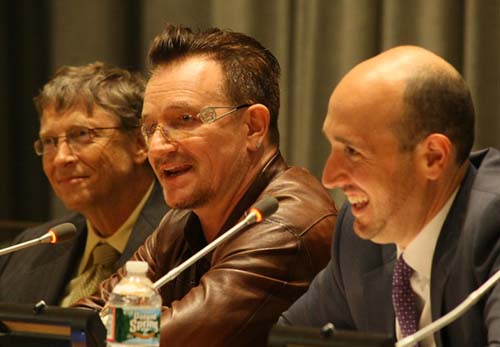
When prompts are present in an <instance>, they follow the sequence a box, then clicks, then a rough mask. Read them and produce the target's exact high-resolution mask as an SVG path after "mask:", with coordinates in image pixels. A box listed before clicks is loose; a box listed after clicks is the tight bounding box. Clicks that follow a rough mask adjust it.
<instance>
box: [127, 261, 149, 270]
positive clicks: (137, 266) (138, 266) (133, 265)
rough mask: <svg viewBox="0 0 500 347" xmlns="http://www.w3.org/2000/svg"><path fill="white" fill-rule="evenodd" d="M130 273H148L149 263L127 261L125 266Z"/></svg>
mask: <svg viewBox="0 0 500 347" xmlns="http://www.w3.org/2000/svg"><path fill="white" fill-rule="evenodd" d="M125 268H126V269H127V272H128V273H146V271H148V263H146V262H145V261H133V260H129V261H127V264H126V265H125Z"/></svg>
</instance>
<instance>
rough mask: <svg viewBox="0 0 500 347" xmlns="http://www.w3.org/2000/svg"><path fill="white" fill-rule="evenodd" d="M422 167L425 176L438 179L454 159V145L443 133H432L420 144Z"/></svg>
mask: <svg viewBox="0 0 500 347" xmlns="http://www.w3.org/2000/svg"><path fill="white" fill-rule="evenodd" d="M418 147H419V148H418V151H419V154H420V155H419V158H420V159H421V160H420V163H421V169H422V170H423V173H424V175H425V177H427V178H428V179H430V180H436V179H438V178H439V177H441V175H442V173H443V171H445V170H446V169H447V168H448V166H449V165H450V163H451V162H452V161H453V145H452V143H451V141H450V139H449V138H448V137H447V136H445V135H443V134H437V133H435V134H430V135H428V136H427V137H426V138H425V139H424V140H422V141H421V142H420V143H419V144H418Z"/></svg>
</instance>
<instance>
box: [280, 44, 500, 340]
mask: <svg viewBox="0 0 500 347" xmlns="http://www.w3.org/2000/svg"><path fill="white" fill-rule="evenodd" d="M323 132H324V134H325V136H326V138H327V139H328V141H329V142H330V145H331V153H330V156H329V158H328V160H327V162H326V165H325V168H324V172H323V184H324V185H325V186H326V187H328V188H340V189H342V190H343V192H344V193H345V195H346V197H347V200H348V203H345V204H344V206H343V207H342V210H341V212H340V214H339V217H338V219H337V224H336V229H335V233H334V239H333V246H332V258H331V260H330V262H329V264H328V265H327V267H326V268H325V269H324V270H323V271H322V272H320V273H319V274H318V275H317V276H316V278H315V279H314V281H313V283H312V285H311V287H310V288H309V290H308V292H306V293H305V294H304V295H303V296H302V297H301V298H300V299H299V300H298V301H297V302H296V303H294V304H293V305H292V306H291V307H290V309H289V310H288V311H286V312H284V313H283V314H282V317H281V319H280V322H281V323H284V324H293V325H306V326H317V327H319V326H322V325H324V324H326V323H328V322H331V323H333V324H334V325H335V326H336V328H338V329H351V330H358V331H365V332H383V333H388V334H393V335H394V336H395V338H396V339H401V338H402V337H404V336H406V335H410V334H412V333H413V332H414V331H416V330H418V329H421V328H422V327H424V326H427V325H428V324H430V323H431V321H434V320H436V319H438V318H439V317H441V316H443V315H444V314H446V313H447V312H449V311H450V310H452V309H453V308H455V307H456V306H457V305H458V304H459V303H460V302H461V301H463V300H464V299H465V298H466V297H467V295H468V294H469V293H470V292H472V291H473V290H475V289H476V288H477V287H479V286H480V285H481V284H482V283H484V282H485V281H486V280H487V279H488V278H489V277H490V276H492V274H494V273H495V272H496V271H497V270H498V269H500V152H499V151H498V150H496V149H492V148H490V149H485V150H482V151H480V152H476V153H473V154H471V155H470V150H471V148H472V144H473V142H474V107H473V104H472V100H471V96H470V92H469V90H468V88H467V86H466V84H465V82H464V80H463V79H462V77H461V76H460V74H459V73H458V72H457V71H456V70H455V69H454V68H453V67H452V66H451V65H450V64H448V63H447V62H446V61H444V60H443V59H442V58H440V57H438V56H436V55H435V54H433V53H431V52H429V51H427V50H425V49H422V48H419V47H413V46H403V47H396V48H393V49H390V50H388V51H386V52H384V53H382V54H380V55H378V56H375V57H374V58H372V59H369V60H367V61H365V62H362V63H361V64H359V65H358V66H356V67H354V68H353V69H352V70H351V71H350V72H349V73H348V74H347V75H346V76H345V77H344V78H343V79H342V81H341V82H340V83H339V84H338V86H337V87H336V88H335V90H334V91H333V94H332V95H331V98H330V101H329V104H328V113H327V116H326V119H325V122H324V125H323ZM402 301H406V302H407V304H408V305H409V306H407V307H408V308H407V309H405V310H401V309H400V306H401V303H402ZM427 346H453V347H462V346H463V347H479V346H500V285H497V286H496V287H495V288H494V289H493V290H492V291H490V292H489V293H488V294H487V295H486V296H485V297H484V298H483V299H482V300H480V301H479V302H478V303H477V304H476V305H475V306H474V307H472V308H471V309H470V310H469V311H468V312H467V313H466V314H464V315H463V316H462V317H461V318H459V319H458V320H456V321H455V322H453V323H451V324H450V325H449V326H447V327H445V328H444V329H442V330H441V331H439V332H437V333H435V334H434V335H431V336H429V337H427V338H426V339H425V340H424V341H422V342H421V344H420V347H427Z"/></svg>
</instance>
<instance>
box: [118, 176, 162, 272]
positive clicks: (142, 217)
mask: <svg viewBox="0 0 500 347" xmlns="http://www.w3.org/2000/svg"><path fill="white" fill-rule="evenodd" d="M166 211H167V206H166V204H165V201H164V199H163V193H162V189H161V186H160V184H159V183H158V182H155V185H154V187H153V191H152V192H151V195H150V197H149V199H148V201H147V202H146V204H145V205H144V208H143V209H142V211H141V213H140V214H139V217H138V218H137V221H136V223H135V224H134V227H133V229H132V232H131V233H130V237H129V240H128V242H127V245H126V246H125V249H124V250H123V254H122V255H121V257H120V259H118V262H117V263H116V265H115V266H116V269H118V268H119V267H121V266H123V265H124V264H125V262H126V261H127V260H129V259H130V257H132V255H133V254H134V253H135V251H136V250H137V248H139V246H141V245H142V244H143V243H144V241H145V240H146V239H147V237H148V236H149V235H150V234H151V233H152V231H154V230H155V229H156V227H157V226H158V225H159V224H160V221H161V219H162V218H163V216H164V215H165V213H166Z"/></svg>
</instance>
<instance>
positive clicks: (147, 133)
mask: <svg viewBox="0 0 500 347" xmlns="http://www.w3.org/2000/svg"><path fill="white" fill-rule="evenodd" d="M250 106H251V104H241V105H238V106H207V107H204V108H203V109H202V110H201V111H200V112H199V113H198V114H196V115H194V116H193V115H190V114H179V115H177V116H175V117H172V118H170V119H169V120H167V121H166V122H164V123H162V124H160V123H151V124H149V123H147V122H146V123H144V124H143V125H142V128H141V129H142V135H143V136H144V139H145V140H146V143H147V144H148V145H149V144H150V143H151V139H152V138H153V135H154V134H155V132H156V130H158V129H159V130H160V133H161V134H162V136H163V137H164V138H165V139H166V140H167V141H171V142H175V141H180V140H184V139H186V138H188V137H191V136H193V135H194V133H195V131H196V129H197V128H198V127H200V126H201V125H202V124H209V123H213V122H215V121H217V120H219V119H222V118H224V117H226V116H229V115H231V114H233V113H235V112H236V111H238V110H241V109H242V108H245V107H250ZM228 108H229V109H230V110H229V111H227V112H224V113H222V114H219V115H217V110H219V109H228Z"/></svg>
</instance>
